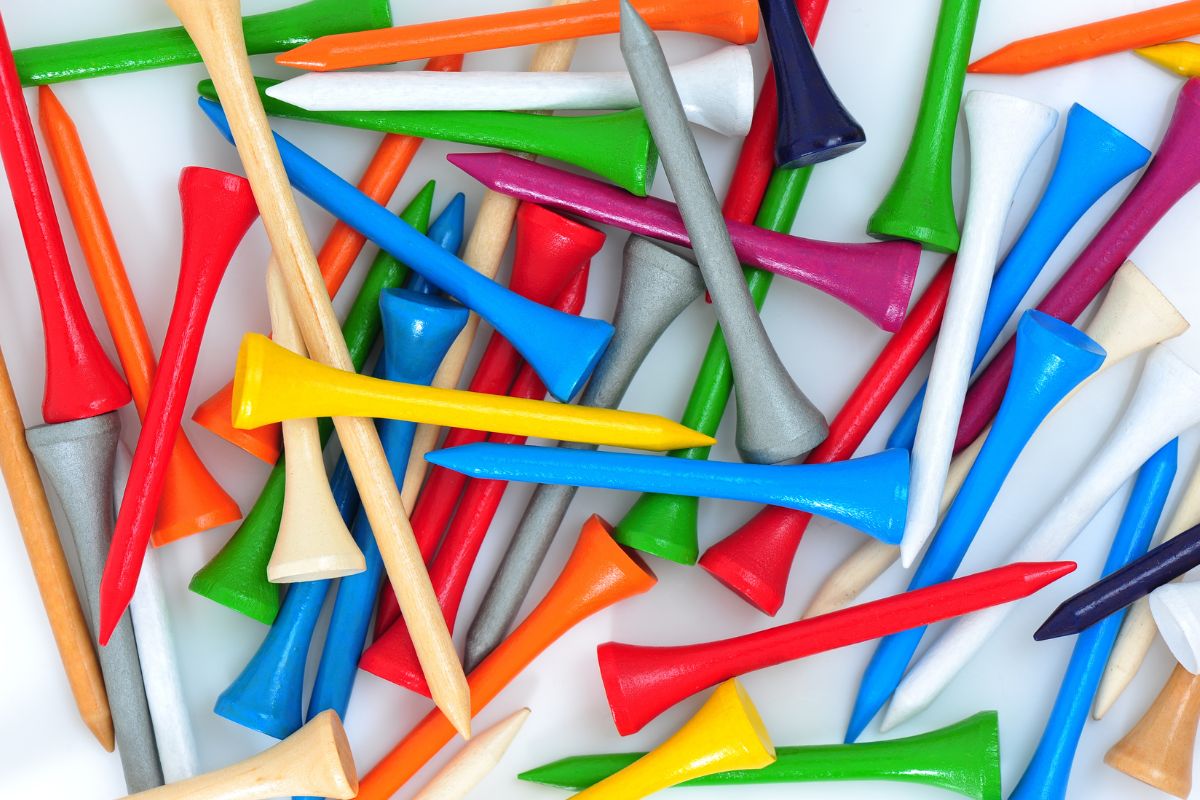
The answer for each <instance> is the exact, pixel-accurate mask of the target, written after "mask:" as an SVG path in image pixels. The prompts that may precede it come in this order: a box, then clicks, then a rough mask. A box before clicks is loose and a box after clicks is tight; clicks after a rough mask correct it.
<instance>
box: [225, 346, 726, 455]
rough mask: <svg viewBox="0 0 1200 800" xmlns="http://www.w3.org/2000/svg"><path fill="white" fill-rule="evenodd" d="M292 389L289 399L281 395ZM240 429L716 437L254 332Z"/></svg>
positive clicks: (623, 443)
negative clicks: (384, 371) (371, 365)
mask: <svg viewBox="0 0 1200 800" xmlns="http://www.w3.org/2000/svg"><path fill="white" fill-rule="evenodd" d="M281 392H285V393H286V395H287V396H285V394H281ZM233 399H234V411H235V414H236V416H235V417H234V424H236V425H242V426H247V427H253V426H256V425H260V424H262V423H264V422H278V421H280V420H284V419H303V418H306V417H326V416H331V417H334V418H338V417H344V416H356V417H379V418H384V419H399V420H408V421H410V422H424V423H431V424H434V425H452V424H458V425H468V426H470V427H473V428H477V429H479V430H486V431H492V432H494V433H511V434H515V435H519V436H546V437H549V438H553V439H566V440H568V441H582V442H589V443H592V444H607V445H611V446H613V447H632V448H636V449H642V450H671V449H674V448H677V447H694V446H697V445H709V444H713V442H714V441H715V440H714V439H713V438H712V437H709V436H705V435H703V434H701V433H697V432H695V431H693V430H690V429H688V428H684V427H683V426H682V425H679V424H678V423H675V422H671V421H670V420H668V419H665V418H663V417H659V416H656V415H654V414H643V413H640V412H634V411H615V410H609V409H600V408H586V407H583V406H575V405H568V404H566V403H554V402H550V401H545V400H525V399H520V398H513V397H504V396H501V395H491V394H476V393H473V392H467V391H461V390H458V389H435V388H428V387H423V386H417V385H413V384H408V383H403V382H397V381H385V380H381V379H379V378H370V377H367V376H365V375H356V374H354V373H351V372H344V371H343V370H340V369H337V368H334V367H327V366H324V365H322V364H319V363H317V362H316V361H312V360H310V359H307V358H303V357H301V356H297V355H296V354H294V353H291V352H289V351H287V350H285V349H284V348H282V347H280V346H278V345H276V344H273V343H272V342H271V340H269V339H267V338H266V337H265V336H262V335H260V334H256V333H248V334H246V336H245V338H243V339H242V347H241V351H240V352H239V354H238V367H237V377H236V378H235V379H234V389H233Z"/></svg>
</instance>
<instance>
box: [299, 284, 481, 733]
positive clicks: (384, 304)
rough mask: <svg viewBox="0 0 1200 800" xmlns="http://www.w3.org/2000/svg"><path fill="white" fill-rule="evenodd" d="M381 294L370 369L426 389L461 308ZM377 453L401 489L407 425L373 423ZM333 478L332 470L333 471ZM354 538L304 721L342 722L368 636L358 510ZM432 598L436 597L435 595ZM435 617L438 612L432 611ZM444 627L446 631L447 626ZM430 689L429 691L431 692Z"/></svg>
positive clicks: (370, 578)
mask: <svg viewBox="0 0 1200 800" xmlns="http://www.w3.org/2000/svg"><path fill="white" fill-rule="evenodd" d="M431 288H432V287H425V289H426V291H424V292H413V291H409V290H403V289H387V290H385V291H384V292H383V293H381V294H380V296H379V307H380V310H381V311H382V313H383V335H384V340H383V356H382V358H381V360H380V361H379V362H378V364H377V365H376V367H375V371H376V374H377V375H378V376H379V377H380V378H382V379H384V380H388V381H391V380H405V381H410V382H412V384H413V385H426V384H428V383H429V382H430V381H432V380H433V375H434V373H435V372H437V367H438V364H440V363H441V361H442V359H443V358H444V357H445V355H446V351H448V350H449V349H450V346H451V344H452V343H453V342H454V339H455V337H456V336H458V333H459V331H461V330H462V327H463V325H464V324H466V321H467V312H466V309H464V308H463V307H462V306H461V305H459V304H458V303H455V302H453V301H451V300H447V299H445V298H442V297H439V296H437V295H434V294H432V293H431V292H430V291H428V290H429V289H431ZM377 425H378V427H379V437H380V440H381V441H382V442H383V451H384V453H386V454H387V458H388V467H389V468H390V469H391V471H392V480H393V481H394V482H395V483H396V485H400V484H402V483H403V482H404V473H405V469H406V468H407V466H408V463H409V450H410V449H411V448H412V440H413V433H414V429H415V427H416V426H415V425H414V424H413V423H411V422H398V421H393V420H381V421H380V422H378V423H377ZM335 471H336V468H335ZM352 530H353V531H354V539H355V541H356V542H357V543H358V546H359V547H360V548H362V551H363V555H364V556H365V558H366V566H367V568H366V570H365V571H363V572H360V573H358V574H357V575H352V576H350V577H347V578H344V579H342V580H341V581H340V582H339V583H338V589H337V597H336V599H335V601H334V604H333V613H332V615H331V616H330V620H329V631H328V633H327V634H326V636H325V645H324V648H323V649H322V651H321V661H320V663H319V664H318V666H317V676H316V680H315V681H314V683H313V690H312V695H311V696H310V698H309V702H308V716H309V718H310V719H311V718H312V717H313V716H314V715H316V714H317V713H319V712H321V711H324V710H325V709H329V708H331V709H333V710H334V711H336V712H337V713H338V716H340V717H344V716H345V715H346V713H347V709H348V707H349V704H350V693H351V691H352V690H353V688H354V679H355V677H356V675H357V674H358V661H359V657H360V656H361V655H362V651H363V646H364V645H365V644H366V640H367V633H368V631H369V630H370V622H371V612H372V611H373V610H374V608H375V601H376V598H377V597H378V596H379V590H380V587H381V586H382V585H383V579H384V564H383V560H382V558H381V557H380V546H379V543H378V540H377V537H376V536H375V534H374V526H373V524H372V523H371V522H370V520H369V519H368V517H367V515H366V514H365V513H363V511H362V510H361V509H360V510H359V512H358V515H357V516H356V517H355V519H354V523H353V525H352ZM434 596H435V598H436V596H437V595H436V592H435V595H434ZM438 613H439V614H440V613H441V607H440V606H439V608H438ZM443 624H445V623H443ZM447 627H448V626H447ZM431 688H432V687H431Z"/></svg>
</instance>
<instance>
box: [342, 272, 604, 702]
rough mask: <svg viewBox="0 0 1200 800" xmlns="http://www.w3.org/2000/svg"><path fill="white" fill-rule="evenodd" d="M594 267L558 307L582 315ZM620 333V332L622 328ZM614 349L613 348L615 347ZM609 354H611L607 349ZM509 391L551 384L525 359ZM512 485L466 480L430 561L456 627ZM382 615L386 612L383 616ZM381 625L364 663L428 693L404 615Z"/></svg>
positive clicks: (536, 390) (523, 393)
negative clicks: (485, 541)
mask: <svg viewBox="0 0 1200 800" xmlns="http://www.w3.org/2000/svg"><path fill="white" fill-rule="evenodd" d="M589 272H590V269H589V266H585V267H584V268H583V269H582V270H580V271H579V272H578V273H576V275H575V278H574V279H573V280H572V282H571V284H570V285H569V286H568V287H567V288H566V289H565V290H564V291H563V292H562V294H560V295H559V297H558V299H557V300H556V301H555V307H556V308H561V309H563V310H564V311H567V312H568V313H574V314H578V313H579V312H580V310H581V309H582V308H583V304H584V302H585V301H586V299H587V281H588V274H589ZM617 336H618V337H619V336H620V331H619V328H618V334H617ZM611 349H612V348H609V350H610V351H611ZM605 357H606V358H607V354H606V356H605ZM602 363H603V362H602ZM590 385H591V384H590V383H589V386H590ZM588 391H590V390H589V389H585V390H584V392H585V395H586V393H587V392H588ZM508 395H509V396H510V397H527V398H532V399H542V398H544V397H545V396H546V387H545V385H544V384H543V383H542V382H541V380H540V379H539V378H538V377H537V373H535V372H534V371H533V369H532V368H531V367H530V366H529V365H528V364H525V365H523V366H522V367H521V370H520V372H518V373H517V377H516V379H515V380H514V381H513V383H512V386H511V387H509V390H508ZM488 438H489V439H490V440H491V441H494V442H502V443H505V444H520V443H523V442H524V441H525V437H523V436H507V435H501V434H491V435H490V436H488ZM439 472H447V473H449V474H452V475H458V474H459V473H455V472H450V470H439ZM464 480H465V478H464ZM507 488H508V482H507V481H486V480H466V485H465V487H464V490H463V492H462V497H461V499H460V500H459V502H458V507H457V511H456V513H455V514H454V517H453V519H451V521H450V525H449V528H448V529H446V531H445V536H443V537H442V539H441V543H440V544H439V545H438V548H437V554H436V555H435V556H434V557H433V558H432V560H431V561H430V562H428V563H429V580H430V581H431V582H432V583H433V589H434V591H435V592H436V593H437V596H438V602H439V603H440V604H441V607H442V611H443V613H444V614H445V615H446V624H447V625H448V626H449V627H450V630H451V632H453V630H454V625H455V622H456V620H457V618H458V611H459V605H460V603H461V601H462V595H463V592H464V591H465V590H466V585H467V579H468V577H470V573H471V568H472V567H473V566H474V564H475V559H476V557H477V556H478V555H479V549H480V547H481V546H482V545H483V539H484V537H485V536H486V535H487V532H488V528H489V527H490V526H491V524H492V520H493V519H494V517H495V514H496V511H497V510H498V509H499V506H500V501H501V499H502V498H503V496H504V492H505V490H506V489H507ZM422 496H424V493H422ZM418 505H419V504H418ZM381 605H382V603H381ZM381 615H382V612H381V613H380V614H378V615H377V617H378V616H381ZM397 617H398V615H397ZM476 618H478V615H477V617H476ZM376 630H377V633H376V636H375V641H374V643H373V644H372V645H371V646H370V647H368V648H367V650H366V652H364V653H363V656H362V658H361V659H359V662H358V666H359V668H360V669H365V670H366V671H367V672H370V673H373V674H375V675H378V676H379V677H381V678H383V679H385V680H388V681H391V682H392V683H396V684H399V685H400V686H404V687H406V688H408V689H412V690H413V691H415V692H419V693H421V694H425V695H428V693H429V687H428V686H427V685H426V683H425V678H424V676H423V675H422V674H421V669H420V665H419V664H418V663H417V660H416V652H415V651H414V650H413V647H412V638H411V637H410V636H409V635H408V628H407V626H406V625H405V624H404V622H403V620H401V619H399V618H396V619H394V621H393V622H392V623H390V624H389V625H388V626H387V629H386V630H384V631H382V632H381V633H380V632H378V631H379V628H378V626H377V628H376ZM506 633H507V631H506ZM463 662H464V665H466V666H467V669H468V670H470V669H471V668H472V666H473V665H472V664H471V660H470V658H469V653H468V657H466V658H464V659H463Z"/></svg>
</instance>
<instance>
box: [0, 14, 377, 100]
mask: <svg viewBox="0 0 1200 800" xmlns="http://www.w3.org/2000/svg"><path fill="white" fill-rule="evenodd" d="M391 23H392V15H391V6H390V4H389V2H388V0H308V2H303V3H298V4H297V5H294V6H292V7H290V8H283V9H279V10H277V11H268V12H266V13H264V14H253V15H251V16H248V17H245V18H244V19H243V20H242V31H243V33H244V35H245V37H246V50H247V52H249V53H250V54H251V55H255V54H258V53H278V52H279V51H281V50H288V49H290V48H293V47H296V46H297V45H300V44H303V43H305V42H308V41H311V40H312V39H314V38H316V37H319V36H327V35H330V34H335V33H345V32H349V31H357V30H362V29H364V28H383V27H387V26H388V25H391ZM13 55H14V56H16V60H17V71H18V72H19V73H20V75H21V80H22V82H23V83H24V84H25V85H26V86H32V85H34V84H39V83H58V82H60V81H73V80H79V79H82V78H98V77H101V76H103V75H117V74H120V73H123V72H134V71H140V70H147V69H159V68H161V67H174V66H177V65H180V64H197V63H199V62H200V53H199V51H197V50H196V46H195V45H194V44H192V40H191V37H189V36H188V35H187V32H186V31H184V29H183V28H162V29H160V30H155V31H138V32H135V33H121V34H116V35H114V36H105V37H102V38H98V39H85V40H83V41H78V42H63V43H60V44H48V45H41V46H39V47H26V48H24V49H21V50H17V51H16V52H15V53H14V54H13Z"/></svg>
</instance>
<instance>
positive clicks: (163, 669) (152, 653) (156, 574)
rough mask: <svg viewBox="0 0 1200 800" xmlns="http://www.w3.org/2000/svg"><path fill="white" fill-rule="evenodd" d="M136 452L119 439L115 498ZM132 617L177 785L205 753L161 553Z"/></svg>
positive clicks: (165, 760)
mask: <svg viewBox="0 0 1200 800" xmlns="http://www.w3.org/2000/svg"><path fill="white" fill-rule="evenodd" d="M132 462H133V454H132V453H130V452H129V449H128V448H127V447H125V445H124V443H122V442H118V443H117V451H116V459H115V466H114V468H113V489H112V491H113V497H120V496H121V495H123V494H125V485H126V480H127V479H128V476H129V465H130V464H131V463H132ZM129 619H130V621H131V622H132V623H133V635H134V637H135V638H136V639H137V652H138V665H139V666H140V667H141V669H142V684H143V685H144V686H145V689H146V705H147V707H148V708H149V709H150V721H151V722H152V723H153V725H154V749H155V751H156V752H157V753H158V762H159V765H160V766H161V767H162V774H163V781H164V782H166V783H174V782H175V781H181V780H183V779H185V778H190V777H192V776H193V775H195V774H197V773H198V772H200V756H199V755H198V754H197V752H196V737H195V734H193V732H192V720H191V716H190V715H189V714H188V710H187V701H186V700H184V697H183V683H182V681H181V680H180V677H179V661H178V659H177V658H176V657H175V642H174V641H173V637H172V631H171V615H170V612H169V611H168V609H167V598H166V594H165V590H164V587H163V581H162V573H161V572H160V571H159V567H158V554H157V553H156V552H155V551H154V549H153V548H151V549H150V550H147V551H146V560H145V561H144V562H143V564H142V575H141V580H139V581H138V588H137V591H135V592H134V593H133V600H132V602H130V604H129Z"/></svg>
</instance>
